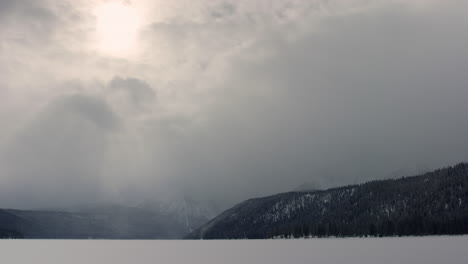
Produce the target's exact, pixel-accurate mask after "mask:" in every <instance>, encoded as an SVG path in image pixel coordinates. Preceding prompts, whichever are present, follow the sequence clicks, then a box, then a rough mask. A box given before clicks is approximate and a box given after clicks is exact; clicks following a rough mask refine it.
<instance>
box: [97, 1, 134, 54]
mask: <svg viewBox="0 0 468 264" xmlns="http://www.w3.org/2000/svg"><path fill="white" fill-rule="evenodd" d="M95 16H96V41H97V49H98V50H99V52H101V53H103V54H105V55H109V56H118V57H120V56H126V55H129V54H131V53H133V52H135V50H136V48H137V40H138V32H139V30H140V25H141V21H140V16H139V14H138V12H137V9H136V8H135V7H133V6H132V5H129V4H125V3H122V2H105V3H102V4H100V5H99V6H97V7H96V9H95Z"/></svg>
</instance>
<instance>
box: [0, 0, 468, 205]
mask: <svg viewBox="0 0 468 264" xmlns="http://www.w3.org/2000/svg"><path fill="white" fill-rule="evenodd" d="M466 10H468V3H467V2H466V1H456V0H453V1H452V0H444V1H442V0H439V1H435V0H434V1H431V0H427V1H425V0H411V1H410V0H405V1H403V0H387V1H384V0H373V1H371V0H347V1H342V0H303V1H301V0H277V1H275V0H224V1H221V0H177V1H175V0H174V1H165V0H164V1H163V0H159V1H153V0H140V1H137V0H127V1H110V0H109V1H99V0H73V1H72V0H60V1H59V0H0V207H13V208H38V207H54V206H68V205H72V204H82V203H90V202H95V201H112V202H122V203H125V202H129V201H130V202H138V201H144V200H151V199H158V198H160V197H162V196H168V195H169V196H170V195H174V194H180V193H189V194H190V195H194V196H196V197H198V198H199V199H217V200H222V201H227V202H238V201H240V200H242V199H246V198H251V197H256V196H261V195H267V194H272V193H275V192H283V191H288V190H290V189H293V188H294V187H296V186H298V185H300V184H302V183H304V182H308V181H310V182H315V183H317V184H320V185H321V186H322V187H324V188H326V187H331V186H338V185H344V184H350V183H359V182H363V181H367V180H371V179H381V178H388V177H397V176H405V175H406V174H411V173H417V172H421V171H426V170H430V169H433V168H437V167H441V166H447V165H453V164H455V163H458V162H461V161H468V137H467V135H468V103H467V100H468V49H467V47H468V34H467V29H468V16H467V15H466Z"/></svg>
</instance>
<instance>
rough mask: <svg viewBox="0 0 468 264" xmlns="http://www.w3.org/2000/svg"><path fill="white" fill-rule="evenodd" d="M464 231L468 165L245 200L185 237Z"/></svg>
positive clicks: (467, 229) (467, 211)
mask: <svg viewBox="0 0 468 264" xmlns="http://www.w3.org/2000/svg"><path fill="white" fill-rule="evenodd" d="M466 233H468V164H459V165H457V166H455V167H449V168H444V169H440V170H436V171H434V172H431V173H426V174H423V175H419V176H414V177H407V178H402V179H398V180H383V181H373V182H368V183H365V184H360V185H353V186H346V187H341V188H333V189H329V190H325V191H313V192H289V193H282V194H277V195H273V196H268V197H263V198H257V199H250V200H247V201H245V202H242V203H240V204H238V205H236V206H235V207H233V208H231V209H229V210H227V211H225V212H223V213H222V214H220V215H219V216H217V217H216V218H214V219H213V220H212V221H210V222H208V223H207V224H205V225H204V226H202V227H201V228H199V229H198V230H197V231H195V232H193V233H192V234H190V235H189V236H188V238H204V239H230V238H237V239H239V238H273V237H290V236H294V237H303V236H319V237H321V236H367V235H370V236H394V235H430V234H466Z"/></svg>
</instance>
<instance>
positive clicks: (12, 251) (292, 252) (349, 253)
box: [0, 236, 468, 264]
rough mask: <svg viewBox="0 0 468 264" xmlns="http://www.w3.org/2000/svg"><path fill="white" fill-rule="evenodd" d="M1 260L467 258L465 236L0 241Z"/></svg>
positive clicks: (70, 263) (438, 262)
mask: <svg viewBox="0 0 468 264" xmlns="http://www.w3.org/2000/svg"><path fill="white" fill-rule="evenodd" d="M0 259H1V263H35V264H38V263H48V264H55V263H60V264H65V263H66V264H74V263H80V264H88V263H102V264H107V263H112V264H120V263H138V264H140V263H268V264H272V263H322V264H328V263H330V264H331V263H346V264H352V263H359V264H367V263H372V264H374V263H378V264H390V263H395V264H397V263H398V264H403V263H411V264H418V263H421V264H431V263H434V264H442V263H451V264H454V263H460V264H462V263H463V264H466V263H468V236H453V237H449V236H441V237H410V238H361V239H356V238H347V239H307V240H305V239H294V240H237V241H176V240H174V241H163V240H146V241H145V240H140V241H138V240H133V241H128V240H127V241H122V240H1V241H0Z"/></svg>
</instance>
